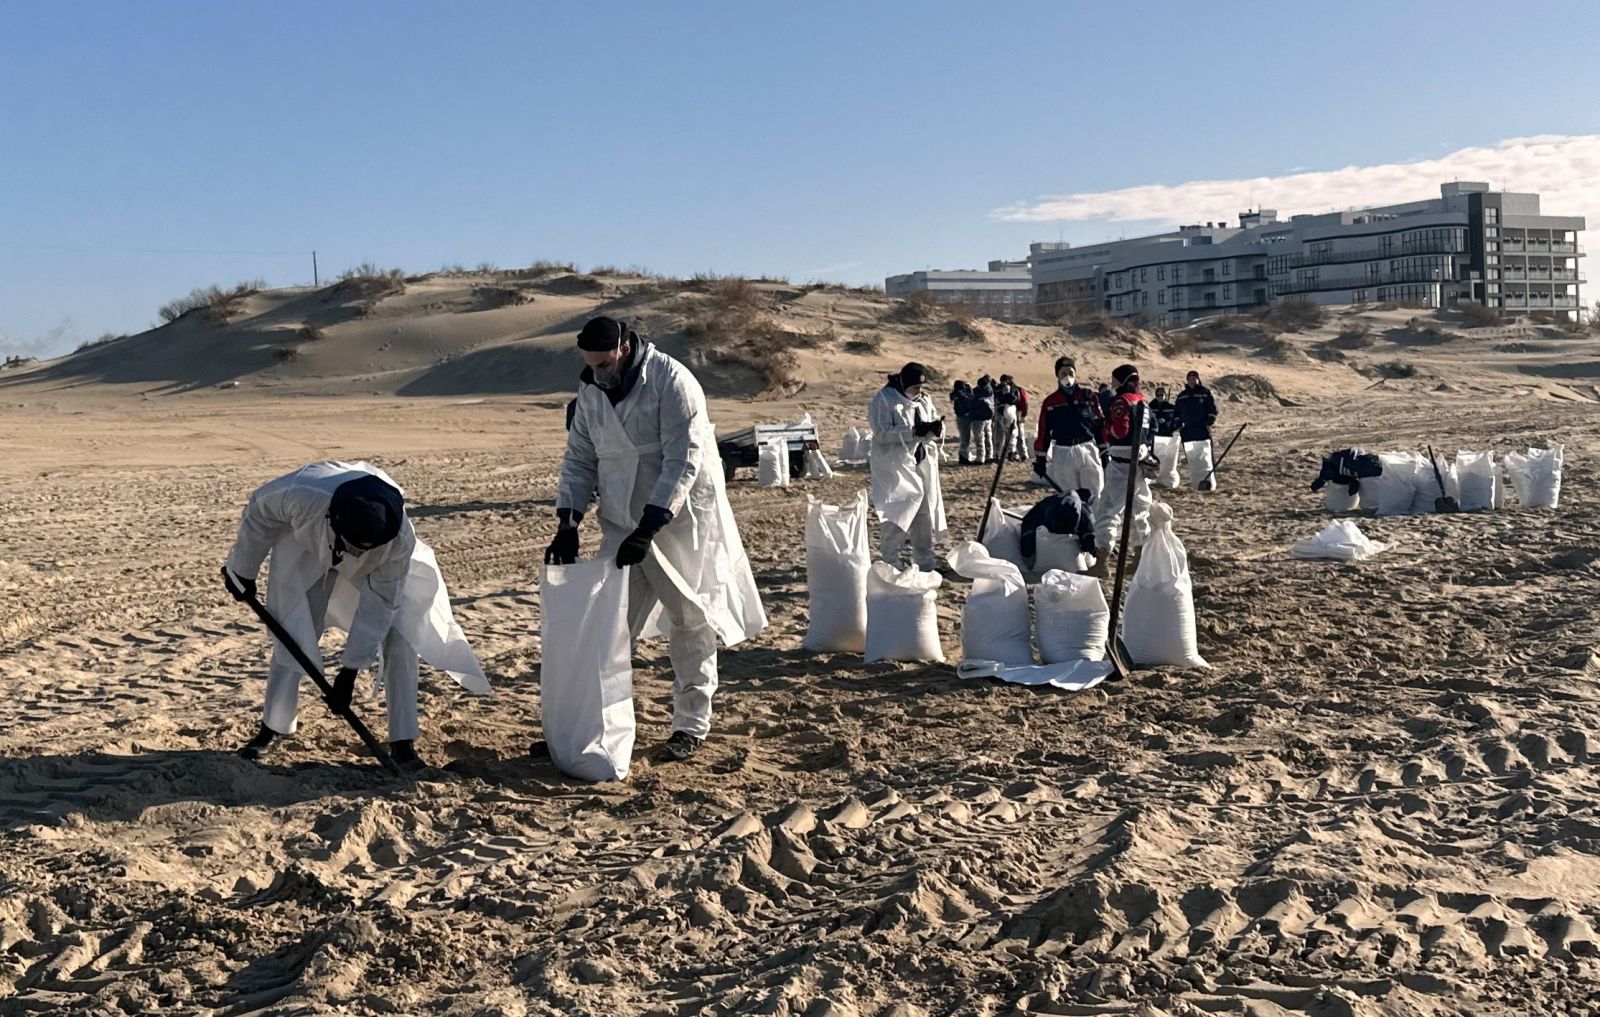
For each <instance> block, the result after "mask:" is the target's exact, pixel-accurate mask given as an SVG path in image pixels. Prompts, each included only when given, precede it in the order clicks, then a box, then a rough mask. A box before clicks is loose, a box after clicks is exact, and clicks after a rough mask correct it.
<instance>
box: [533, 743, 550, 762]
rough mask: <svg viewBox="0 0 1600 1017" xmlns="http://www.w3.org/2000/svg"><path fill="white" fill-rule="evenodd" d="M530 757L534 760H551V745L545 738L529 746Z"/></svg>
mask: <svg viewBox="0 0 1600 1017" xmlns="http://www.w3.org/2000/svg"><path fill="white" fill-rule="evenodd" d="M528 755H529V756H531V757H532V758H534V759H549V758H550V743H549V742H547V741H545V740H544V739H543V738H541V739H539V740H538V741H536V742H534V743H533V744H532V745H529V746H528Z"/></svg>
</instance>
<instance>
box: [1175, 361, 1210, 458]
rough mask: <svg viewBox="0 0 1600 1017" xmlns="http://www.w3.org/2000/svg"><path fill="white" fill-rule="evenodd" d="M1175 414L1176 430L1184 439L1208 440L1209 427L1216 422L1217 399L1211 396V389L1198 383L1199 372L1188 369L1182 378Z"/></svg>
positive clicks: (1187, 440)
mask: <svg viewBox="0 0 1600 1017" xmlns="http://www.w3.org/2000/svg"><path fill="white" fill-rule="evenodd" d="M1177 415H1178V432H1179V433H1180V434H1181V435H1183V440H1184V441H1186V442H1190V441H1208V440H1210V438H1211V427H1212V425H1213V424H1215V423H1216V422H1217V401H1216V400H1215V399H1213V398H1212V397H1211V390H1210V389H1208V388H1206V387H1205V386H1204V385H1202V384H1200V372H1198V371H1190V372H1189V376H1188V377H1187V378H1185V379H1184V386H1183V391H1182V392H1181V393H1179V395H1178V402H1177Z"/></svg>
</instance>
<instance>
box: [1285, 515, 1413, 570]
mask: <svg viewBox="0 0 1600 1017" xmlns="http://www.w3.org/2000/svg"><path fill="white" fill-rule="evenodd" d="M1389 546H1390V545H1388V544H1384V543H1381V542H1379V541H1376V540H1373V539H1371V538H1370V537H1368V536H1367V535H1366V534H1365V533H1362V532H1361V528H1360V527H1359V526H1357V525H1356V524H1355V523H1354V522H1353V521H1351V520H1349V519H1336V520H1334V521H1333V522H1331V523H1329V524H1328V525H1327V526H1324V527H1323V528H1322V530H1321V532H1319V533H1317V534H1316V536H1313V537H1307V538H1306V539H1304V540H1302V541H1300V542H1299V543H1298V544H1296V545H1294V547H1292V548H1290V549H1289V555H1290V557H1293V558H1321V559H1326V560H1328V561H1364V560H1366V559H1367V558H1371V557H1372V556H1373V555H1375V554H1379V553H1381V552H1383V551H1387V550H1388V549H1389Z"/></svg>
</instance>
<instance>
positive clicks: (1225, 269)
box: [1222, 261, 1233, 275]
mask: <svg viewBox="0 0 1600 1017" xmlns="http://www.w3.org/2000/svg"><path fill="white" fill-rule="evenodd" d="M1222 274H1223V275H1232V274H1233V262H1231V261H1224V262H1223V263H1222Z"/></svg>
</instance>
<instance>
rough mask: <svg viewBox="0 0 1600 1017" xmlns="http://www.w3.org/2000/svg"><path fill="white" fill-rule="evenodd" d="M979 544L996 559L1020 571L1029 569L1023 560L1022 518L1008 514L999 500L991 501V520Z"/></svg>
mask: <svg viewBox="0 0 1600 1017" xmlns="http://www.w3.org/2000/svg"><path fill="white" fill-rule="evenodd" d="M979 543H981V544H982V545H983V546H984V547H985V548H986V549H987V550H988V552H989V553H990V554H991V555H993V556H994V557H996V558H999V559H1001V560H1002V561H1008V562H1010V563H1011V564H1013V565H1015V566H1016V567H1017V568H1019V569H1020V568H1026V567H1027V563H1026V562H1024V561H1023V560H1022V517H1021V516H1018V515H1014V514H1012V513H1010V512H1007V511H1006V510H1005V509H1004V508H1002V507H1001V505H1000V499H998V498H991V499H989V520H988V522H986V523H985V524H984V529H983V535H982V537H981V538H980V539H979Z"/></svg>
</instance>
